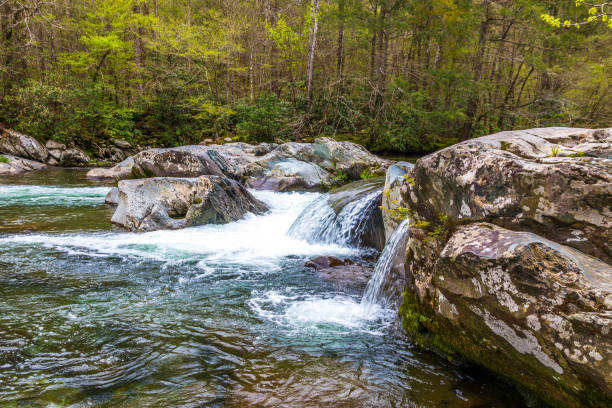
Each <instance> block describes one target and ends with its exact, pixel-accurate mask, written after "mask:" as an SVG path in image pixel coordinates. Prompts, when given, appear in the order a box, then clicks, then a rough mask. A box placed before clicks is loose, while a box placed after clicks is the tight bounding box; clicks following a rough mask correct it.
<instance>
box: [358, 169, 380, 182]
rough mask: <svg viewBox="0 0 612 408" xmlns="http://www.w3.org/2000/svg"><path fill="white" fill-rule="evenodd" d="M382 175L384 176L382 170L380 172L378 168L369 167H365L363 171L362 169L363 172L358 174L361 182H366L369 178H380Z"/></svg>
mask: <svg viewBox="0 0 612 408" xmlns="http://www.w3.org/2000/svg"><path fill="white" fill-rule="evenodd" d="M384 175H385V171H384V170H381V169H379V168H374V169H371V168H369V167H366V168H365V169H363V171H362V172H361V173H360V174H359V176H360V177H361V179H362V180H368V179H371V178H375V177H381V176H384Z"/></svg>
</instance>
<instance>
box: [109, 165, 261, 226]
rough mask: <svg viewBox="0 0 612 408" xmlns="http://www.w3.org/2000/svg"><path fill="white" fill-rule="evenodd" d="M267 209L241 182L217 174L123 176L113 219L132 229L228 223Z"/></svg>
mask: <svg viewBox="0 0 612 408" xmlns="http://www.w3.org/2000/svg"><path fill="white" fill-rule="evenodd" d="M265 211H267V207H266V205H265V204H264V203H262V202H260V201H259V200H257V199H256V198H255V197H253V196H252V195H251V194H250V193H249V192H248V191H247V190H246V189H245V188H244V187H243V186H242V185H241V184H239V183H237V182H236V181H234V180H230V179H227V178H225V177H218V176H201V177H199V178H194V179H190V178H173V177H154V178H147V179H140V180H123V181H120V182H119V185H118V206H117V209H116V211H115V214H113V217H112V219H111V222H113V223H114V224H117V225H120V226H122V227H124V228H126V229H129V230H132V231H152V230H158V229H178V228H185V227H189V226H196V225H203V224H225V223H228V222H231V221H236V220H238V219H240V218H242V217H243V216H244V215H245V214H246V213H249V212H251V213H256V214H260V213H263V212H265Z"/></svg>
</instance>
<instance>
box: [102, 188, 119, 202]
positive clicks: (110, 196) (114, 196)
mask: <svg viewBox="0 0 612 408" xmlns="http://www.w3.org/2000/svg"><path fill="white" fill-rule="evenodd" d="M104 203H105V204H108V205H118V204H119V189H118V188H117V187H113V188H111V189H110V191H109V192H108V193H107V194H106V197H105V198H104Z"/></svg>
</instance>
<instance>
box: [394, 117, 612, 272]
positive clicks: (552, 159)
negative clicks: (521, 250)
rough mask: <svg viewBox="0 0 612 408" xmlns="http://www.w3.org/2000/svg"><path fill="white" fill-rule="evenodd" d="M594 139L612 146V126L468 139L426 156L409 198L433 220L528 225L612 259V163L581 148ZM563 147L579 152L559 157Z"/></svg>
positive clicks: (406, 198)
mask: <svg viewBox="0 0 612 408" xmlns="http://www.w3.org/2000/svg"><path fill="white" fill-rule="evenodd" d="M595 135H597V136H595ZM595 139H596V140H599V143H598V146H606V145H607V146H609V147H610V146H612V145H610V142H611V141H612V129H603V130H597V131H588V130H584V129H572V128H545V129H531V130H525V131H514V132H501V133H496V134H494V135H491V136H485V137H482V138H478V139H473V140H470V141H467V142H463V143H460V144H457V145H455V146H451V147H449V148H446V149H444V150H441V151H439V152H437V153H435V154H431V155H429V156H426V157H424V158H422V159H420V160H419V161H418V162H417V164H416V166H415V168H414V170H413V177H414V178H413V179H412V180H413V184H414V185H415V188H412V189H408V187H410V186H409V183H405V187H406V189H405V192H404V196H403V200H404V201H405V202H408V203H409V205H410V207H411V208H414V209H415V210H416V212H417V213H418V214H422V215H423V216H424V217H425V218H427V219H435V218H436V217H438V215H440V214H442V215H444V216H445V217H447V218H448V222H449V223H451V224H459V223H465V222H474V221H487V222H494V223H495V224H497V225H500V226H503V227H506V228H509V229H528V230H530V231H533V232H536V233H538V234H539V235H542V236H544V237H546V238H549V239H551V240H553V241H556V242H558V243H561V244H564V245H568V246H572V247H575V248H577V249H579V250H581V251H583V252H585V253H588V254H591V255H593V256H596V257H598V258H600V259H602V260H604V261H605V262H608V263H611V262H612V161H610V160H608V159H605V158H602V157H592V156H587V155H585V153H584V152H582V151H581V150H578V149H577V148H576V146H583V145H584V144H585V143H587V141H588V140H595ZM570 141H571V143H570ZM560 142H564V143H566V144H565V145H562V144H561V143H560ZM563 151H572V152H574V155H573V156H565V157H561V156H558V155H557V156H554V154H555V153H556V154H558V153H559V152H563ZM610 151H612V149H610V150H608V152H607V153H606V152H603V151H601V150H599V151H598V155H604V156H606V155H609V154H610Z"/></svg>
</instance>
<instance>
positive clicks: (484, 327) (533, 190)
mask: <svg viewBox="0 0 612 408" xmlns="http://www.w3.org/2000/svg"><path fill="white" fill-rule="evenodd" d="M611 138H612V132H611V131H610V129H600V130H586V129H570V128H545V129H530V130H524V131H514V132H502V133H499V134H495V135H491V136H485V137H482V138H478V139H473V140H469V141H466V142H463V143H460V144H457V145H455V146H451V147H449V148H447V149H444V150H441V151H439V152H436V153H434V154H432V155H429V156H426V157H424V158H421V159H420V160H418V161H417V163H416V165H415V167H414V169H412V170H411V171H410V174H409V175H408V177H404V179H403V180H400V179H397V180H399V181H396V182H395V184H394V185H393V186H392V187H393V188H391V189H390V193H389V198H390V200H392V202H394V205H395V206H396V207H398V208H399V207H401V208H404V209H406V211H405V213H404V214H405V216H407V217H408V218H409V219H410V220H411V225H412V227H411V228H410V229H409V239H408V244H407V247H406V258H407V260H408V261H409V262H408V267H407V270H406V276H407V278H406V292H405V293H404V296H403V303H402V306H401V310H400V314H401V317H402V322H403V327H404V329H405V331H406V332H407V333H408V334H409V335H410V337H411V338H412V339H414V341H416V342H417V343H419V344H421V345H423V346H425V347H428V348H432V349H435V350H438V351H441V352H443V353H444V354H446V355H448V356H449V357H450V358H455V359H463V360H468V361H470V362H472V363H475V364H477V365H480V366H482V367H485V368H487V369H489V370H491V371H493V372H495V373H496V374H498V375H500V376H502V377H504V378H507V379H508V380H510V381H512V382H514V383H515V384H518V385H519V386H520V387H522V388H525V389H528V390H530V391H531V392H532V393H534V394H536V395H538V396H539V397H540V398H542V399H543V400H545V401H546V402H548V403H549V404H551V405H554V406H570V407H602V406H612V266H611V262H612V247H611V243H612V209H611V206H612V174H611V173H612V171H611V170H612V167H611V164H610V161H609V160H608V159H607V157H609V156H610V152H611V151H612V149H611V145H610V141H611ZM587 145H588V146H587ZM587 147H588V148H587ZM553 148H554V149H553ZM551 151H556V152H557V155H554V156H553V155H551ZM579 152H582V154H580V153H579ZM391 212H392V211H391Z"/></svg>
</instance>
